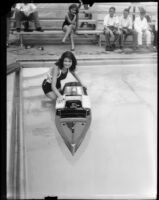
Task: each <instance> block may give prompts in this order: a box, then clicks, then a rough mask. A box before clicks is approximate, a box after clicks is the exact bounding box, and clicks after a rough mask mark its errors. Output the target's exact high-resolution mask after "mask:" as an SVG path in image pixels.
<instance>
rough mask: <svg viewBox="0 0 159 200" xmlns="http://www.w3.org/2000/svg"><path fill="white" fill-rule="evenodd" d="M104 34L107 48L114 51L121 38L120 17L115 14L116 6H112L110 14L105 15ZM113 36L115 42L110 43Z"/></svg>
mask: <svg viewBox="0 0 159 200" xmlns="http://www.w3.org/2000/svg"><path fill="white" fill-rule="evenodd" d="M104 34H105V40H106V45H105V50H106V51H113V50H114V49H115V46H116V45H115V43H116V42H117V41H118V40H119V37H120V34H121V32H120V30H119V18H118V16H116V15H115V7H110V9H109V14H107V15H106V16H105V17H104ZM111 37H112V38H113V44H112V45H111V43H110V38H111Z"/></svg>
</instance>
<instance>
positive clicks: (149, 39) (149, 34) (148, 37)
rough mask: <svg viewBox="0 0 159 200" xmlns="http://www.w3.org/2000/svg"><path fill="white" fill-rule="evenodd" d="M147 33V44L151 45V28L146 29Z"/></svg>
mask: <svg viewBox="0 0 159 200" xmlns="http://www.w3.org/2000/svg"><path fill="white" fill-rule="evenodd" d="M145 35H146V46H147V47H149V46H150V45H151V32H150V31H149V30H147V31H145Z"/></svg>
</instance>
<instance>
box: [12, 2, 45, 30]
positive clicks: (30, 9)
mask: <svg viewBox="0 0 159 200" xmlns="http://www.w3.org/2000/svg"><path fill="white" fill-rule="evenodd" d="M15 11H16V12H15V20H16V29H17V32H20V31H21V22H22V21H34V23H35V27H36V30H37V31H43V30H42V28H41V26H40V22H39V17H38V12H37V8H36V6H35V4H33V3H17V4H16V7H15ZM27 29H28V27H27V28H25V31H27Z"/></svg>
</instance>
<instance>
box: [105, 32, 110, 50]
mask: <svg viewBox="0 0 159 200" xmlns="http://www.w3.org/2000/svg"><path fill="white" fill-rule="evenodd" d="M104 34H105V49H106V50H109V49H110V31H109V30H106V29H105V30H104Z"/></svg>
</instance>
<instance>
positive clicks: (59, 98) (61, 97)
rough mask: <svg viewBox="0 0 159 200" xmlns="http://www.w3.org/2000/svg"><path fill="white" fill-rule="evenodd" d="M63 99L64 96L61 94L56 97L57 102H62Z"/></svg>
mask: <svg viewBox="0 0 159 200" xmlns="http://www.w3.org/2000/svg"><path fill="white" fill-rule="evenodd" d="M64 100H65V97H64V96H62V95H61V96H59V97H58V98H57V101H58V103H62V102H63V101H64Z"/></svg>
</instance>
